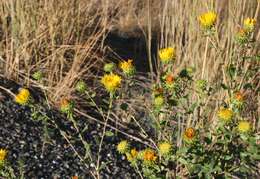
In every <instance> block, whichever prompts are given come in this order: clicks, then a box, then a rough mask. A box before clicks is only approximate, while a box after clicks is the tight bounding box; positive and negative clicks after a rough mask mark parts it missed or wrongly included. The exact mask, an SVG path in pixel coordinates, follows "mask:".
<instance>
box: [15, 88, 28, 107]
mask: <svg viewBox="0 0 260 179" xmlns="http://www.w3.org/2000/svg"><path fill="white" fill-rule="evenodd" d="M29 99H30V91H29V90H28V89H25V88H21V89H20V90H19V93H18V94H17V95H16V96H15V102H16V103H18V104H20V105H26V104H27V103H28V102H29Z"/></svg>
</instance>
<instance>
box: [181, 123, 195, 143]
mask: <svg viewBox="0 0 260 179" xmlns="http://www.w3.org/2000/svg"><path fill="white" fill-rule="evenodd" d="M195 136H196V131H195V129H194V128H192V127H189V128H187V129H186V130H185V131H184V134H183V139H184V141H185V142H187V143H192V142H193V141H194V139H195Z"/></svg>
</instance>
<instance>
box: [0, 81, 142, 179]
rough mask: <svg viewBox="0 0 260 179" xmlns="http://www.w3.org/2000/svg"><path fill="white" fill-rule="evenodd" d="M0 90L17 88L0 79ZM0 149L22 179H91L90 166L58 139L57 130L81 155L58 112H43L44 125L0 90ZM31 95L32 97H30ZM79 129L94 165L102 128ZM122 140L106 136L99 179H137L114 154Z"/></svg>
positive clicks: (82, 124)
mask: <svg viewBox="0 0 260 179" xmlns="http://www.w3.org/2000/svg"><path fill="white" fill-rule="evenodd" d="M1 81H2V82H1V83H2V84H1V86H4V85H5V87H6V88H8V89H11V90H12V91H14V92H15V91H16V90H17V89H18V88H19V86H18V85H16V84H15V83H12V82H10V81H7V80H4V79H1ZM0 95H1V99H0V147H1V148H6V149H7V150H8V158H7V160H8V161H9V162H10V164H11V166H12V167H13V169H14V171H15V174H16V176H17V177H18V178H19V176H21V175H22V173H23V175H24V177H25V178H30V179H33V178H37V179H38V178H39V179H44V178H46V179H47V178H48V179H50V178H62V179H63V178H71V177H72V176H74V175H78V176H79V178H92V177H91V175H90V171H91V170H92V169H93V168H92V167H93V164H91V163H90V162H88V161H86V162H85V164H84V163H83V162H81V161H80V159H79V158H78V157H77V156H76V155H75V153H74V151H73V149H72V148H71V147H70V145H69V144H68V142H67V141H66V140H65V139H64V138H63V137H62V136H61V134H60V130H58V129H57V127H55V126H59V129H62V130H63V131H64V132H66V134H67V135H68V136H70V138H69V140H70V141H71V143H72V144H73V146H75V149H76V150H77V152H79V153H80V154H82V153H83V151H84V147H83V144H82V143H81V142H80V141H79V140H78V138H79V137H78V134H77V132H76V131H75V130H74V129H73V127H72V125H71V123H70V122H68V121H67V120H66V119H65V118H63V117H62V116H61V115H60V114H59V113H58V112H55V111H48V110H46V109H44V110H45V112H46V114H48V116H50V120H49V121H48V122H44V121H42V120H35V119H33V118H32V117H31V111H30V109H29V108H28V107H24V106H19V105H17V104H15V103H14V102H13V100H12V99H11V98H10V97H8V95H7V94H5V93H4V92H3V91H1V90H0ZM34 95H35V94H34ZM79 125H80V126H79V128H81V129H83V128H85V129H84V132H83V133H82V135H83V137H84V138H85V140H86V141H87V142H88V143H89V144H90V148H91V152H92V155H93V158H94V161H96V158H97V150H98V141H99V140H100V136H101V133H102V126H100V125H97V124H95V123H90V122H87V120H86V119H81V120H80V121H79ZM122 139H126V138H125V136H120V135H118V134H115V135H113V136H107V137H105V140H104V145H103V148H102V152H101V153H102V158H101V161H102V163H106V165H105V167H104V168H103V169H102V170H101V178H104V179H105V178H115V179H120V178H122V179H127V178H129V179H130V178H135V179H136V178H139V177H138V175H137V174H136V172H135V171H134V170H133V169H132V168H131V167H130V165H129V163H128V162H127V161H126V160H125V159H124V157H122V156H121V155H119V154H118V153H117V151H116V145H117V143H118V141H120V140H122ZM0 178H1V177H0Z"/></svg>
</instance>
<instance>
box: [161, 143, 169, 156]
mask: <svg viewBox="0 0 260 179" xmlns="http://www.w3.org/2000/svg"><path fill="white" fill-rule="evenodd" d="M158 148H159V152H160V154H161V155H167V154H169V153H170V152H171V149H172V145H171V144H170V143H169V142H163V143H160V144H159V147H158Z"/></svg>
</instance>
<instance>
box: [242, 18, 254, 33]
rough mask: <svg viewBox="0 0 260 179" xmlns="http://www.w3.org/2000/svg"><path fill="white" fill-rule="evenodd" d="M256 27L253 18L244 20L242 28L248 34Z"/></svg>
mask: <svg viewBox="0 0 260 179" xmlns="http://www.w3.org/2000/svg"><path fill="white" fill-rule="evenodd" d="M255 25H256V19H254V18H246V19H245V20H244V28H245V30H246V31H248V32H252V31H253V30H254V28H255Z"/></svg>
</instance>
